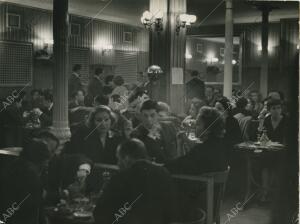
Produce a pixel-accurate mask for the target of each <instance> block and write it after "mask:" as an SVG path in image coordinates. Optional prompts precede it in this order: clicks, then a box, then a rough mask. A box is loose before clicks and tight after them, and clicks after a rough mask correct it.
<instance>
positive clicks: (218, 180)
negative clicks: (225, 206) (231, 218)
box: [172, 167, 230, 224]
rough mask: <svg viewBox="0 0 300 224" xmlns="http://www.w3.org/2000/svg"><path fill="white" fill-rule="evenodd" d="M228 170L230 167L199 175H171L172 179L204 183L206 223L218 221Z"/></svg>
mask: <svg viewBox="0 0 300 224" xmlns="http://www.w3.org/2000/svg"><path fill="white" fill-rule="evenodd" d="M229 171H230V167H228V169H227V170H225V171H221V172H212V173H205V174H202V175H200V176H192V175H172V177H173V178H174V179H180V180H189V181H195V182H199V183H204V184H205V185H206V224H212V223H214V221H215V222H216V223H217V224H219V223H220V207H221V204H222V202H223V197H224V193H225V188H226V182H227V178H228V174H229ZM215 187H216V189H217V191H216V192H215ZM215 193H216V195H215ZM214 202H216V203H214ZM214 211H215V212H214ZM214 214H215V215H214Z"/></svg>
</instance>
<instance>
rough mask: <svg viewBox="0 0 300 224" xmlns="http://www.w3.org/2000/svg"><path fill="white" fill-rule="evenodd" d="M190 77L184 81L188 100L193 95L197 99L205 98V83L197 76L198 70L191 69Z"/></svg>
mask: <svg viewBox="0 0 300 224" xmlns="http://www.w3.org/2000/svg"><path fill="white" fill-rule="evenodd" d="M191 76H192V79H191V80H190V81H188V82H187V83H186V96H187V98H188V99H189V100H191V99H193V98H194V97H196V98H199V99H204V98H205V93H204V92H205V84H204V82H203V81H202V80H201V79H200V78H199V73H198V71H192V73H191Z"/></svg>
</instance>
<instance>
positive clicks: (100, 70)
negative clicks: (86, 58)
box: [95, 68, 103, 75]
mask: <svg viewBox="0 0 300 224" xmlns="http://www.w3.org/2000/svg"><path fill="white" fill-rule="evenodd" d="M102 72H103V69H102V68H96V69H95V75H100V74H101V73H102Z"/></svg>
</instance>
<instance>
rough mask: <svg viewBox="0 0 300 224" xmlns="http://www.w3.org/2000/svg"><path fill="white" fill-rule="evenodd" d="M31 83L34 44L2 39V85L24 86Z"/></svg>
mask: <svg viewBox="0 0 300 224" xmlns="http://www.w3.org/2000/svg"><path fill="white" fill-rule="evenodd" d="M11 62H13V63H11ZM31 83H32V44H30V43H15V42H6V41H0V85H1V86H22V85H31Z"/></svg>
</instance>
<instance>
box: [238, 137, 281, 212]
mask: <svg viewBox="0 0 300 224" xmlns="http://www.w3.org/2000/svg"><path fill="white" fill-rule="evenodd" d="M234 149H235V152H238V153H240V154H241V155H242V157H244V158H245V160H246V191H245V192H246V193H245V195H244V197H243V203H242V204H243V209H245V208H246V206H247V205H248V204H249V202H250V201H251V200H252V199H253V198H254V196H255V195H256V193H257V192H259V191H262V190H264V188H263V186H261V184H260V183H259V182H258V181H256V180H255V178H254V175H253V168H254V165H253V163H254V161H256V160H262V161H265V162H268V161H269V160H271V161H274V163H275V161H276V160H274V158H280V157H282V158H283V156H284V154H285V152H286V146H285V145H282V144H279V143H276V142H268V143H266V144H261V143H260V142H243V143H240V144H237V145H235V146H234ZM253 186H254V187H255V188H256V189H254V190H253V189H252V188H253Z"/></svg>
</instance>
